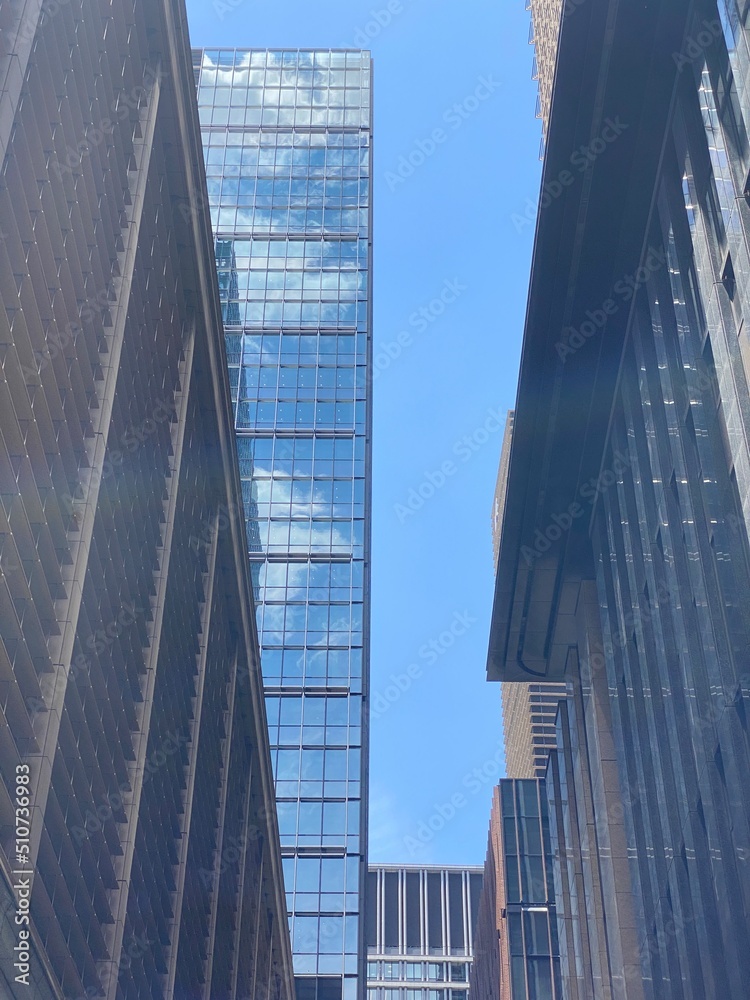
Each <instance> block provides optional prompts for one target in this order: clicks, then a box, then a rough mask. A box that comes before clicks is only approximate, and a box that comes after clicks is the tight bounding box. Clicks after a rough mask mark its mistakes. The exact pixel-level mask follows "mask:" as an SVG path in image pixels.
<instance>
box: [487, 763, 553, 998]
mask: <svg viewBox="0 0 750 1000" xmlns="http://www.w3.org/2000/svg"><path fill="white" fill-rule="evenodd" d="M471 995H472V997H475V998H476V997H479V998H481V1000H563V995H564V994H563V991H562V981H561V978H560V959H559V949H558V936H557V914H556V909H555V890H554V885H553V864H552V848H551V843H550V835H549V819H548V810H547V795H546V792H545V788H544V782H543V781H536V780H519V781H512V780H503V781H501V782H500V784H499V785H498V787H497V788H495V790H494V794H493V797H492V816H491V819H490V835H489V844H488V848H487V861H486V864H485V868H484V885H483V887H482V898H481V902H480V904H479V917H478V920H477V929H476V934H475V937H474V965H473V966H472V970H471Z"/></svg>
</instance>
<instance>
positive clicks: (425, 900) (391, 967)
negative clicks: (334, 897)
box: [367, 865, 482, 1000]
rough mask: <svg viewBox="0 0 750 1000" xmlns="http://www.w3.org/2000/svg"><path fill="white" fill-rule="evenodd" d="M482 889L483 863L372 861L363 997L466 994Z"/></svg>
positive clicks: (420, 999) (409, 999)
mask: <svg viewBox="0 0 750 1000" xmlns="http://www.w3.org/2000/svg"><path fill="white" fill-rule="evenodd" d="M481 891H482V869H481V868H461V867H455V866H452V867H447V868H441V867H435V866H424V865H423V866H413V865H411V866H407V865H371V866H370V871H369V874H368V886H367V997H368V1000H469V993H468V989H469V975H470V972H471V961H472V955H473V950H474V933H475V927H476V920H477V911H478V908H479V898H480V895H481ZM476 995H477V996H481V994H476Z"/></svg>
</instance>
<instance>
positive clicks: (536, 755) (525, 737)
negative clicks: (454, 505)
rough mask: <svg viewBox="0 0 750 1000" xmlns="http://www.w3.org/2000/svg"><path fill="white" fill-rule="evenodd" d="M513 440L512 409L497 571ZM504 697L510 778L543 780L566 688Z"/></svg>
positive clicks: (524, 688)
mask: <svg viewBox="0 0 750 1000" xmlns="http://www.w3.org/2000/svg"><path fill="white" fill-rule="evenodd" d="M512 440H513V411H512V410H510V411H509V413H508V420H507V423H506V425H505V436H504V437H503V447H502V450H501V453H500V469H499V471H498V475H497V487H496V489H495V498H494V502H493V505H492V551H493V553H494V557H495V571H496V572H497V564H498V559H499V556H500V542H501V538H502V531H503V516H504V514H505V498H506V494H507V491H508V471H509V469H510V446H511V443H512ZM501 697H502V705H503V742H504V745H505V773H506V775H507V777H509V778H543V777H544V774H545V771H546V768H547V755H548V754H549V751H550V749H551V748H553V747H554V746H555V745H556V732H555V719H556V717H557V706H558V705H559V703H560V699H561V698H564V697H565V685H564V684H544V683H540V684H538V683H531V684H519V683H515V684H514V683H507V684H502V685H501Z"/></svg>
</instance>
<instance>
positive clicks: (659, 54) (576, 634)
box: [488, 0, 750, 1000]
mask: <svg viewBox="0 0 750 1000" xmlns="http://www.w3.org/2000/svg"><path fill="white" fill-rule="evenodd" d="M634 39H637V40H638V44H633V40H634ZM749 69H750V44H749V39H748V31H747V29H746V28H745V27H744V24H743V18H742V17H741V16H740V11H739V8H738V6H737V5H736V4H735V3H734V2H733V0H726V2H723V0H722V3H720V4H719V7H718V13H717V8H716V6H711V5H710V4H708V3H703V2H698V0H690V2H687V0H655V2H653V3H650V4H648V5H638V4H618V3H617V2H616V0H603V2H602V3H599V4H582V5H580V6H579V7H578V9H577V10H576V12H575V14H574V15H571V16H570V17H569V18H566V20H565V21H564V23H563V30H562V34H561V41H560V53H559V58H558V65H557V75H556V82H555V89H556V98H555V110H554V112H553V122H552V128H551V129H550V135H549V142H548V145H547V152H546V160H545V167H544V179H545V182H546V181H548V180H550V179H552V178H556V177H558V176H560V172H561V171H562V170H565V169H567V165H569V163H570V151H571V149H579V148H580V147H582V146H583V147H584V148H588V149H590V150H592V151H593V150H596V149H598V150H600V152H599V153H598V155H597V156H596V158H595V159H594V160H591V158H590V157H589V160H590V162H589V163H588V165H587V167H586V170H585V171H582V172H581V175H580V176H579V177H578V178H576V179H575V180H574V182H573V183H571V184H570V185H569V186H568V187H566V188H565V190H564V191H563V192H561V194H560V196H559V197H558V198H556V199H555V200H554V201H552V202H551V203H550V204H549V205H548V207H547V208H545V209H544V210H543V211H542V212H541V214H540V218H539V224H538V229H537V236H536V246H535V250H534V263H533V268H532V279H531V289H530V295H529V306H528V317H527V327H526V336H525V339H524V351H523V355H522V364H521V376H520V386H519V392H518V402H517V405H516V411H515V424H514V446H513V451H512V455H511V462H510V475H509V483H508V495H507V501H506V509H505V518H504V525H503V540H502V546H501V551H500V562H499V568H498V575H497V589H496V595H495V606H494V612H493V620H492V631H491V641H490V655H489V662H488V672H489V676H490V677H491V678H495V679H501V680H512V679H518V680H524V679H525V678H526V677H527V675H528V672H529V671H533V672H534V673H536V674H537V675H539V676H540V677H546V678H548V679H549V680H557V679H560V678H563V677H566V678H567V679H568V686H569V692H570V694H569V697H568V698H567V699H566V701H565V703H564V704H563V707H562V709H561V711H560V714H559V730H560V733H559V740H558V746H559V750H558V751H557V753H556V754H555V755H554V756H553V757H551V765H550V773H549V778H548V780H547V791H548V794H549V795H550V797H551V809H550V816H551V819H552V820H553V822H554V831H553V832H554V838H553V839H554V841H555V842H556V846H557V850H556V851H555V854H556V855H557V857H558V858H559V859H560V864H559V866H557V868H556V887H559V892H558V907H559V908H560V909H562V911H563V918H564V919H563V932H562V933H561V959H562V972H563V980H564V983H565V987H566V991H567V996H568V997H570V998H571V1000H584V998H585V1000H591V998H594V1000H598V998H600V997H621V998H626V1000H642V998H645V1000H657V998H658V1000H677V998H680V1000H703V998H705V997H722V998H723V997H726V998H728V1000H740V998H744V997H746V996H747V989H748V986H747V984H748V982H750V949H748V947H747V942H748V940H750V916H749V915H750V802H749V801H748V797H747V795H746V789H747V782H748V776H749V775H750V735H749V734H748V718H749V717H750V682H749V680H748V677H749V672H748V663H749V662H750V661H749V660H748V650H749V649H750V617H749V616H748V608H750V531H749V527H750V444H749V443H750V392H749V391H748V384H749V380H750V341H748V322H747V320H748V318H749V317H750V285H749V284H748V275H750V259H749V257H748V249H747V247H748V236H749V235H750V208H749V207H748V200H747V191H748V186H747V178H748V172H749V171H750V146H749V144H748V126H749V125H750V98H749V97H748V91H747V87H746V84H745V81H746V79H747V75H748V70H749ZM553 846H554V844H553Z"/></svg>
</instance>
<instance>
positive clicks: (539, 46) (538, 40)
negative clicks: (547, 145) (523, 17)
mask: <svg viewBox="0 0 750 1000" xmlns="http://www.w3.org/2000/svg"><path fill="white" fill-rule="evenodd" d="M575 2H576V0H530V6H531V35H530V36H529V38H530V41H531V42H533V44H534V70H533V76H534V79H536V80H537V81H538V85H539V101H538V104H537V117H538V118H541V119H542V135H543V137H544V138H545V139H546V136H547V130H548V129H549V119H550V112H551V110H552V87H553V85H554V82H555V64H556V62H557V45H558V41H559V38H560V19H561V18H562V16H563V10H564V9H565V10H566V11H567V9H568V8H570V9H571V10H574V9H575V8H574V6H573V5H574V4H575Z"/></svg>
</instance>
